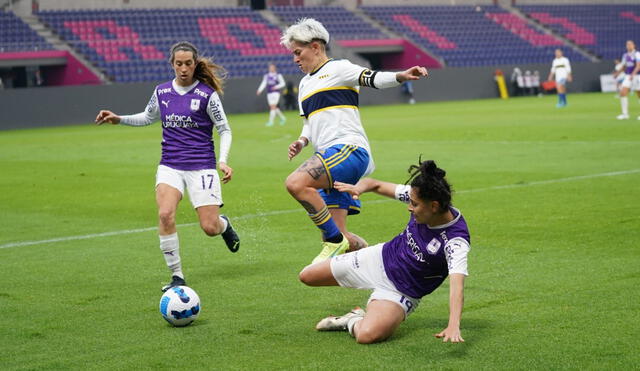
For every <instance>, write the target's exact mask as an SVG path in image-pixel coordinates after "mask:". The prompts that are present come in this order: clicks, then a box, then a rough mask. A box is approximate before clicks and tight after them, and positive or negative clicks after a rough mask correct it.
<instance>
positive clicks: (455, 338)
mask: <svg viewBox="0 0 640 371" xmlns="http://www.w3.org/2000/svg"><path fill="white" fill-rule="evenodd" d="M464 278H465V275H464V274H460V273H453V274H451V275H450V276H449V324H448V325H447V328H445V329H444V330H442V331H441V332H439V333H437V334H435V335H434V336H435V337H437V338H441V339H442V341H443V342H445V343H446V342H447V341H451V342H452V343H461V342H464V339H463V338H462V335H461V334H460V318H461V317H462V305H463V303H464Z"/></svg>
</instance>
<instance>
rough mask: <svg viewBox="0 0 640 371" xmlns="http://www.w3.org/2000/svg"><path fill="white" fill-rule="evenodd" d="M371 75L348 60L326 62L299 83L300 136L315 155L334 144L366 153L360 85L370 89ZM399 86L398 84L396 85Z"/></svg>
mask: <svg viewBox="0 0 640 371" xmlns="http://www.w3.org/2000/svg"><path fill="white" fill-rule="evenodd" d="M374 75H375V72H372V71H370V70H369V69H367V68H365V67H362V66H358V65H356V64H353V63H351V62H350V61H348V60H345V59H342V60H333V59H331V60H329V61H327V62H326V63H325V64H323V65H322V66H321V67H320V68H318V69H317V70H315V71H314V72H312V73H310V74H308V75H306V76H305V77H303V78H302V80H301V81H300V88H299V90H298V92H299V93H298V102H299V105H300V115H301V116H304V118H305V119H304V127H303V129H302V134H301V136H304V137H306V138H308V139H309V141H310V142H311V143H312V144H313V147H314V150H315V151H316V152H321V151H323V150H325V149H327V148H329V147H331V146H333V145H336V144H350V145H355V146H358V147H361V148H364V149H366V150H367V152H369V166H368V169H367V171H366V173H365V175H366V174H370V173H371V172H372V171H373V159H372V158H371V149H370V146H369V139H368V138H367V134H365V131H364V128H363V127H362V123H361V122H360V112H359V111H358V98H359V93H360V86H372V87H375V86H374V85H373V78H374ZM398 85H399V84H398Z"/></svg>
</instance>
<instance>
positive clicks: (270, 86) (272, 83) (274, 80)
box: [264, 72, 278, 93]
mask: <svg viewBox="0 0 640 371" xmlns="http://www.w3.org/2000/svg"><path fill="white" fill-rule="evenodd" d="M264 77H265V78H266V80H267V93H276V92H278V89H276V86H278V73H271V72H269V73H266V74H265V75H264Z"/></svg>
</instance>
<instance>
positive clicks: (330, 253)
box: [311, 235, 349, 264]
mask: <svg viewBox="0 0 640 371" xmlns="http://www.w3.org/2000/svg"><path fill="white" fill-rule="evenodd" d="M347 250H349V240H347V237H345V236H344V235H343V236H342V242H339V243H331V242H327V241H325V242H323V243H322V251H320V254H318V256H316V257H315V258H313V260H312V261H311V264H315V263H319V262H321V261H325V260H327V259H330V258H332V257H334V256H336V255H340V254H344V253H345V252H347Z"/></svg>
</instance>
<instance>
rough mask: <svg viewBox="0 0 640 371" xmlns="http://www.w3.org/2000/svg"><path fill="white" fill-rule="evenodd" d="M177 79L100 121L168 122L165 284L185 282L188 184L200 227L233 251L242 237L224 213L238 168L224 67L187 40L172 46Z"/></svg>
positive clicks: (161, 212)
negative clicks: (131, 108) (180, 224)
mask: <svg viewBox="0 0 640 371" xmlns="http://www.w3.org/2000/svg"><path fill="white" fill-rule="evenodd" d="M169 62H170V63H171V66H172V68H173V70H174V72H175V75H176V77H175V79H173V80H172V81H169V82H166V83H164V84H160V85H158V86H157V87H156V88H155V90H154V92H153V95H152V96H151V99H150V100H149V103H148V104H147V107H146V109H145V111H144V112H141V113H138V114H135V115H126V116H118V115H116V114H115V113H113V112H111V111H107V110H101V111H100V113H98V116H97V117H96V120H95V121H96V123H97V124H98V125H101V124H103V123H105V122H108V123H111V124H114V125H115V124H123V125H128V126H146V125H150V124H151V123H153V122H155V121H157V120H161V121H162V159H161V160H160V164H159V165H158V170H157V173H156V202H157V205H158V216H159V224H158V233H159V236H160V250H162V253H163V256H164V258H165V261H166V263H167V266H168V267H169V269H170V270H171V272H172V277H171V282H169V283H168V284H167V285H165V286H164V287H163V288H162V291H166V290H168V289H169V288H171V287H174V286H179V285H185V284H186V282H185V280H184V274H183V273H182V263H181V262H180V253H179V250H180V245H179V242H178V233H177V231H176V209H177V208H178V203H179V202H180V200H181V199H182V197H183V194H184V191H185V188H186V191H187V192H188V193H189V199H190V200H191V204H192V205H193V207H194V208H195V209H196V212H197V214H198V218H199V220H200V227H201V228H202V230H203V231H204V232H205V233H206V234H207V235H209V236H217V235H219V234H221V235H222V238H223V239H224V241H225V244H226V245H227V247H228V248H229V250H230V251H231V252H236V251H238V248H239V247H240V239H239V237H238V235H237V233H236V232H235V230H234V229H233V227H232V226H231V223H230V222H229V218H228V217H226V216H225V215H220V213H219V210H220V207H222V205H223V202H222V191H221V186H220V176H219V175H218V172H217V171H216V168H217V169H218V170H220V171H221V172H222V182H223V183H227V182H229V181H230V180H231V177H232V175H233V169H232V168H231V167H229V165H227V158H228V156H229V149H230V148H231V128H230V127H229V123H228V122H227V118H226V115H225V113H224V110H223V108H222V103H221V102H220V97H219V95H218V93H220V94H222V87H223V80H222V77H221V76H220V73H221V71H222V67H220V66H218V65H216V64H214V63H212V62H211V61H210V60H209V59H207V58H203V57H200V56H198V50H197V49H196V47H195V46H194V45H193V44H191V43H189V42H186V41H182V42H179V43H177V44H175V45H173V46H172V47H171V57H170V59H169ZM214 127H215V128H216V131H217V132H218V134H219V136H220V151H219V154H220V157H219V161H216V155H215V151H214V148H213V141H212V140H211V138H212V134H213V128H214Z"/></svg>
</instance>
